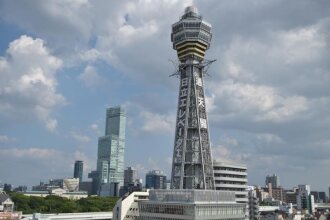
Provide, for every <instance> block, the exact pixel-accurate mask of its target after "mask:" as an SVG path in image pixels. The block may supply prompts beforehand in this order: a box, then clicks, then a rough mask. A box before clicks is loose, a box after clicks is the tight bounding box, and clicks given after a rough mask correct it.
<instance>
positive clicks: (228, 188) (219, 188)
mask: <svg viewBox="0 0 330 220" xmlns="http://www.w3.org/2000/svg"><path fill="white" fill-rule="evenodd" d="M216 190H222V191H231V192H243V191H245V188H230V187H226V188H223V187H216Z"/></svg>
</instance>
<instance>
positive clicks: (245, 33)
mask: <svg viewBox="0 0 330 220" xmlns="http://www.w3.org/2000/svg"><path fill="white" fill-rule="evenodd" d="M192 4H193V5H196V6H197V7H198V9H199V11H200V12H202V14H203V15H204V16H205V18H206V20H207V21H209V22H210V23H212V25H213V27H214V30H213V39H212V43H211V49H210V50H209V51H208V53H207V56H206V57H207V58H210V59H213V58H214V59H217V60H218V61H217V62H216V63H215V64H214V65H213V66H212V67H211V68H210V69H209V74H210V77H206V79H205V80H206V83H207V85H208V88H206V97H207V98H206V101H207V103H206V105H207V106H208V113H209V118H208V119H209V126H210V131H211V132H210V136H211V148H212V149H213V157H214V159H217V160H219V159H223V160H231V161H236V162H240V163H244V164H246V165H247V167H248V170H249V176H248V179H249V184H250V185H253V184H263V183H264V178H265V176H266V175H268V174H272V173H276V174H278V175H279V176H280V177H281V184H282V185H283V186H284V187H291V186H293V185H298V184H304V183H305V184H310V185H311V186H312V189H313V190H319V191H327V190H326V189H327V187H328V186H329V185H330V177H327V176H325V177H324V178H325V179H324V178H322V179H321V178H319V177H320V176H323V173H321V171H323V170H325V172H327V170H326V168H327V167H329V165H330V160H329V159H328V158H329V156H330V148H329V145H330V139H329V137H328V133H329V130H330V119H329V114H328V109H329V107H330V90H329V86H328V85H329V82H330V79H329V70H330V66H329V64H328V63H329V62H328V57H329V51H330V50H329V41H330V40H329V37H328V36H329V26H330V16H329V15H330V11H329V10H330V9H329V8H330V7H329V3H328V2H327V1H318V2H312V1H307V0H306V1H292V2H287V1H267V2H260V1H257V0H249V1H221V2H218V1H209V2H207V3H206V4H201V2H200V1H155V2H154V3H153V4H150V3H148V1H139V2H130V1H123V2H121V1H120V2H113V3H112V2H111V3H107V2H88V1H77V2H71V1H70V2H66V3H65V4H63V3H59V2H56V1H50V2H49V3H44V2H42V1H31V2H30V3H29V4H28V5H26V4H25V3H22V2H18V1H17V2H16V1H15V2H12V1H0V12H1V13H0V29H1V30H2V33H5V34H4V35H3V36H2V38H1V39H0V74H3V76H2V77H1V79H0V174H1V176H0V180H1V181H2V182H3V183H5V182H8V183H13V184H15V185H29V186H31V185H33V184H34V183H36V182H38V181H39V180H40V179H49V178H56V177H65V176H72V171H73V164H74V161H75V160H82V161H84V177H83V179H85V180H86V179H87V175H86V174H87V173H88V172H90V171H91V170H94V169H95V168H96V167H95V164H96V155H97V140H98V137H99V136H100V135H102V134H103V133H104V129H105V123H104V121H103V120H104V110H105V109H106V108H108V107H111V106H116V105H123V106H125V108H126V109H127V130H126V140H127V141H126V150H125V167H127V166H134V167H136V168H137V169H139V170H141V171H139V173H140V175H141V176H144V173H145V172H147V171H149V170H153V169H161V170H164V171H165V172H166V174H167V177H169V176H170V173H171V160H172V150H173V140H174V128H175V115H176V108H175V106H176V101H177V89H178V85H177V81H176V80H175V79H173V78H170V77H168V76H169V75H171V74H173V73H174V71H175V69H174V68H171V65H170V63H169V62H168V60H169V59H171V60H174V61H175V60H176V52H175V51H174V50H171V49H170V48H171V42H170V30H169V28H168V27H169V26H170V25H171V24H172V23H174V22H175V21H177V20H178V19H179V16H180V15H181V14H182V12H183V10H184V8H185V6H188V5H192ZM173 15H175V16H173ZM59 33H60V34H59ZM142 52H143V56H141V53H142ZM59 159H61V163H58V161H59ZM320 168H322V169H320ZM323 168H324V169H323Z"/></svg>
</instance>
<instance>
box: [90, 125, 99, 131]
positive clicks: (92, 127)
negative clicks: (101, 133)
mask: <svg viewBox="0 0 330 220" xmlns="http://www.w3.org/2000/svg"><path fill="white" fill-rule="evenodd" d="M90 128H91V129H92V130H93V131H98V130H99V126H98V125H97V124H91V126H90Z"/></svg>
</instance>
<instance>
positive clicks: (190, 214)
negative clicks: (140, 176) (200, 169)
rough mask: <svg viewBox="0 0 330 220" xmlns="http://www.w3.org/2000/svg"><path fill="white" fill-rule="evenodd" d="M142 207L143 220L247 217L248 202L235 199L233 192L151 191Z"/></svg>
mask: <svg viewBox="0 0 330 220" xmlns="http://www.w3.org/2000/svg"><path fill="white" fill-rule="evenodd" d="M138 209H139V217H138V219H141V220H165V219H166V220H171V219H175V220H179V219H190V220H195V219H196V220H197V219H210V220H211V219H217V220H220V219H223V220H224V219H226V220H227V219H232V220H236V219H237V220H238V219H240V220H243V219H244V218H245V205H244V204H240V203H236V202H235V194H234V193H233V192H224V191H214V190H175V189H172V190H150V191H149V200H146V201H140V202H139V203H138Z"/></svg>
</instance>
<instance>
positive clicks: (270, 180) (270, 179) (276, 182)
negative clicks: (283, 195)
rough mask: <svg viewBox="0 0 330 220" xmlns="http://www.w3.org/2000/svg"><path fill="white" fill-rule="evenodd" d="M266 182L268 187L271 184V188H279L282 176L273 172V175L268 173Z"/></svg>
mask: <svg viewBox="0 0 330 220" xmlns="http://www.w3.org/2000/svg"><path fill="white" fill-rule="evenodd" d="M265 184H266V187H268V186H269V184H271V188H279V187H280V186H281V183H280V177H279V176H277V175H276V174H273V175H272V176H270V175H267V176H266V180H265Z"/></svg>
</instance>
